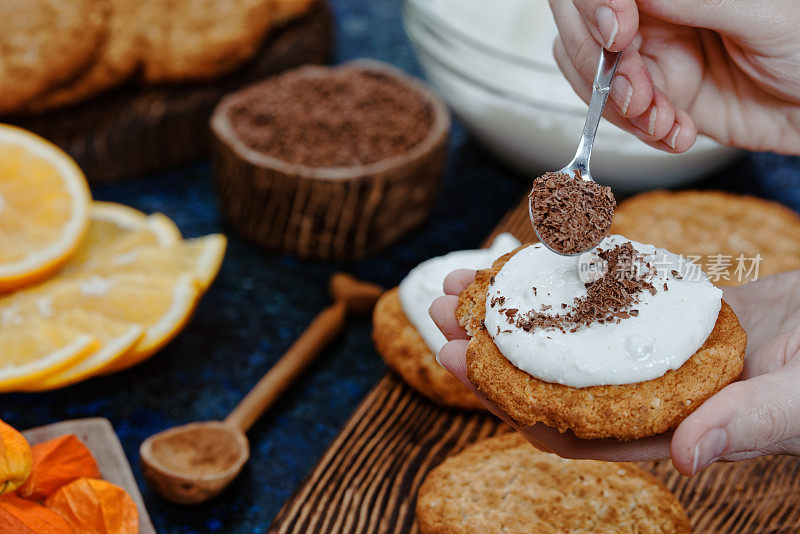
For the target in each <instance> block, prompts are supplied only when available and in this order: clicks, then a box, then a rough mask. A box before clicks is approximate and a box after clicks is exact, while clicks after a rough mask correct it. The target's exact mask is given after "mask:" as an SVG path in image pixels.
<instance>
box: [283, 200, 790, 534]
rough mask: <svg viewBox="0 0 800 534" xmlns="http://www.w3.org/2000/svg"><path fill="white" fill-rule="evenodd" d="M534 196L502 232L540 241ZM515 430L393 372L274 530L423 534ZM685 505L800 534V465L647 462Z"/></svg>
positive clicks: (697, 513) (729, 530) (730, 528)
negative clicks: (463, 471) (428, 507)
mask: <svg viewBox="0 0 800 534" xmlns="http://www.w3.org/2000/svg"><path fill="white" fill-rule="evenodd" d="M527 210H528V204H527V198H523V199H522V200H521V201H520V202H519V204H517V205H516V206H515V208H514V209H513V210H512V211H510V212H509V213H508V214H507V215H506V216H505V217H504V218H503V220H502V221H501V222H500V224H498V226H497V228H496V229H495V231H494V232H492V234H491V235H490V236H489V238H488V239H487V242H491V239H493V238H494V236H495V235H496V234H498V233H500V232H511V233H512V234H514V235H516V236H517V237H519V238H520V240H521V241H531V240H532V239H533V230H532V229H531V226H530V222H529V220H528V211H527ZM505 430H507V427H506V426H505V425H503V424H502V423H500V422H499V421H498V420H497V419H496V418H494V417H493V416H491V415H488V414H485V413H470V412H462V411H457V410H448V409H445V408H441V407H439V406H437V405H434V404H433V403H431V402H430V401H428V400H427V399H425V398H423V397H422V396H421V395H419V394H417V393H416V392H414V391H413V390H412V389H411V388H409V387H408V386H406V385H405V384H404V383H403V382H402V381H401V380H400V379H399V378H397V377H396V376H395V375H393V374H388V375H386V376H385V377H384V378H383V379H381V380H380V381H379V382H378V384H377V385H376V386H375V388H374V389H373V390H372V391H371V392H370V393H369V394H368V395H367V397H366V398H365V399H364V400H363V401H362V403H361V405H360V406H359V408H358V409H357V410H356V411H355V413H354V414H353V415H352V416H351V417H350V419H349V420H348V421H347V423H346V424H345V425H344V427H343V428H342V430H341V432H340V433H339V435H338V436H337V438H336V439H335V440H334V442H333V443H332V444H331V445H330V447H329V448H328V450H327V451H326V452H325V454H324V456H323V457H322V458H321V459H320V460H319V462H318V463H317V465H316V466H315V467H314V469H313V470H312V471H311V473H310V474H309V475H308V477H307V478H306V480H305V481H304V482H303V484H302V485H301V486H300V488H299V489H298V490H297V491H296V492H295V494H294V495H293V496H292V497H291V498H290V499H289V500H288V501H287V502H286V504H285V505H284V507H283V508H282V509H281V511H280V512H279V514H278V516H277V517H276V519H275V521H274V522H273V524H272V525H271V526H270V529H269V530H268V532H269V533H271V534H277V533H281V534H289V533H298V534H300V533H326V534H327V533H339V532H341V533H347V534H351V533H352V534H357V533H365V534H366V533H370V534H373V533H417V532H418V528H417V526H416V522H415V518H414V503H415V501H416V496H417V491H418V490H419V486H420V485H421V484H422V481H423V480H424V478H425V475H427V473H428V472H429V471H430V470H431V469H433V468H434V467H436V465H438V464H439V463H440V462H441V461H442V460H443V459H444V458H446V457H447V456H449V455H451V454H454V453H456V452H458V451H460V450H461V449H463V448H464V447H465V446H466V445H468V444H470V443H473V442H474V441H476V440H478V439H480V438H482V437H485V436H489V435H492V434H495V433H497V432H503V431H505ZM639 465H640V466H641V467H643V468H644V469H646V470H648V471H650V472H652V473H653V474H654V475H655V476H657V477H658V478H659V479H661V480H663V481H664V483H665V484H666V485H667V487H669V489H670V490H671V491H672V492H674V493H675V495H676V496H677V497H678V498H679V499H680V501H681V502H682V503H683V505H684V506H685V507H686V510H687V512H688V514H689V517H690V518H691V520H692V525H693V528H694V532H697V533H703V534H706V533H720V534H723V533H724V534H762V533H763V534H767V533H769V534H789V533H796V532H800V458H794V457H789V456H773V457H761V458H758V459H754V460H749V461H745V462H738V463H717V464H714V465H712V466H710V467H709V468H707V469H705V470H704V471H703V472H702V473H700V474H698V475H697V476H694V477H692V478H687V477H684V476H682V475H680V474H679V473H678V472H677V471H676V470H675V469H674V468H673V467H672V463H671V462H670V461H669V460H664V461H659V462H641V463H639Z"/></svg>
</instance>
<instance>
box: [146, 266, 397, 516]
mask: <svg viewBox="0 0 800 534" xmlns="http://www.w3.org/2000/svg"><path fill="white" fill-rule="evenodd" d="M329 289H330V293H331V296H332V297H333V299H334V303H333V304H332V305H331V306H329V307H327V308H326V309H324V310H323V311H322V312H320V313H319V315H317V317H316V318H314V320H313V321H312V322H311V324H310V325H308V328H306V330H305V332H303V334H302V335H301V336H300V338H299V339H298V340H297V341H295V342H294V344H293V345H292V346H291V347H290V348H289V350H288V351H287V352H286V354H284V355H283V356H282V357H281V359H280V360H278V362H277V363H276V364H275V365H274V366H273V367H272V369H270V370H269V372H268V373H267V374H266V375H265V376H264V378H262V379H261V380H260V381H259V382H258V384H256V385H255V387H254V388H253V389H252V390H251V391H250V393H248V394H247V396H246V397H245V398H244V399H243V400H242V402H240V403H239V405H238V406H237V407H236V408H235V409H234V410H233V412H231V413H230V415H228V417H226V418H225V421H206V422H200V423H191V424H188V425H184V426H179V427H174V428H171V429H168V430H165V431H163V432H159V433H158V434H155V435H153V436H150V437H149V438H147V439H146V440H145V441H144V442H143V443H142V446H141V447H140V449H139V455H140V459H141V463H142V472H143V474H144V477H145V479H146V480H147V482H148V484H150V486H151V487H152V488H153V489H154V490H156V491H157V492H158V493H159V494H160V495H161V496H162V497H164V498H165V499H167V500H168V501H172V502H176V503H179V504H199V503H202V502H205V501H207V500H208V499H211V498H212V497H215V496H216V495H217V494H219V493H220V492H221V491H222V490H223V489H225V488H226V487H227V486H228V484H230V482H231V481H233V479H234V478H236V476H237V475H238V474H239V472H240V471H241V470H242V467H243V466H244V464H245V462H247V459H248V458H249V457H250V446H249V444H248V441H247V437H246V436H245V432H247V430H248V429H249V428H250V427H251V426H252V425H253V423H254V422H255V421H256V420H257V419H258V418H259V417H260V416H261V414H262V413H263V412H264V410H266V409H267V408H269V407H270V406H271V405H272V403H273V402H275V400H276V399H277V398H278V396H279V395H280V394H281V393H282V392H283V391H284V390H285V389H286V388H287V387H288V386H289V384H291V383H292V381H293V380H294V379H295V378H296V377H297V376H298V375H299V374H300V373H301V372H302V371H303V370H304V369H305V368H306V367H307V366H308V365H309V364H310V363H311V362H312V361H313V360H314V358H315V357H316V356H317V355H318V354H319V353H320V352H321V351H322V349H323V348H324V347H325V346H327V345H328V343H329V342H330V341H332V340H333V339H334V338H335V337H336V336H337V335H338V334H339V332H341V330H342V327H343V326H344V323H345V319H346V318H347V314H348V313H353V314H363V313H369V311H370V310H372V308H373V307H374V305H375V302H376V301H377V300H378V297H380V296H381V294H382V293H383V289H382V288H381V287H379V286H376V285H374V284H370V283H366V282H361V281H358V280H356V279H355V278H353V277H352V276H350V275H347V274H344V273H336V274H334V275H333V276H332V277H331V279H330V287H329Z"/></svg>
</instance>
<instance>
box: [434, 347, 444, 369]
mask: <svg viewBox="0 0 800 534" xmlns="http://www.w3.org/2000/svg"><path fill="white" fill-rule="evenodd" d="M439 352H442V351H441V350H440V351H439ZM439 352H437V353H436V363H438V364H439V367H441V368H443V369H444V368H445V367H444V365H442V362H441V361H440V360H439Z"/></svg>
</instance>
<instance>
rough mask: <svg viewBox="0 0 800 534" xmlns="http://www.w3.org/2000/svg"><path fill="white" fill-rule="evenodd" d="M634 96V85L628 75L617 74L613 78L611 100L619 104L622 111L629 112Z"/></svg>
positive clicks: (623, 112)
mask: <svg viewBox="0 0 800 534" xmlns="http://www.w3.org/2000/svg"><path fill="white" fill-rule="evenodd" d="M632 97H633V85H631V82H630V80H629V79H628V77H627V76H624V75H622V74H617V75H616V76H615V77H614V79H613V80H611V100H613V101H614V103H616V104H617V106H619V110H620V113H622V114H623V115H625V114H626V113H628V106H630V105H631V98H632Z"/></svg>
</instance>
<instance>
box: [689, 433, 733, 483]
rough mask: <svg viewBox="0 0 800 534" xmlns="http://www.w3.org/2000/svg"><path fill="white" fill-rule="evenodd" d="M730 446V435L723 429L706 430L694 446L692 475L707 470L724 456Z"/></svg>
mask: <svg viewBox="0 0 800 534" xmlns="http://www.w3.org/2000/svg"><path fill="white" fill-rule="evenodd" d="M727 444H728V433H727V432H725V430H723V429H721V428H712V429H711V430H706V431H705V432H704V433H703V435H702V436H700V439H699V440H697V444H696V445H695V446H694V461H693V463H692V474H693V475H694V474H695V473H697V472H698V471H700V470H701V469H705V468H706V467H708V466H709V465H711V464H712V463H713V462H715V461H716V460H718V459H719V457H720V456H722V453H723V452H724V451H725V447H726V446H727Z"/></svg>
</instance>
